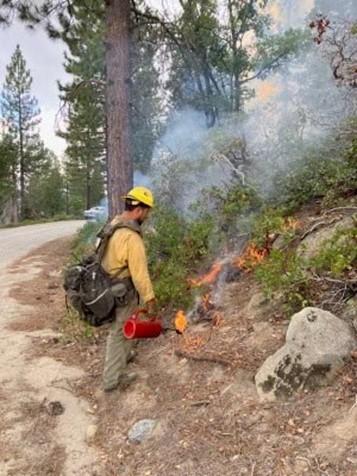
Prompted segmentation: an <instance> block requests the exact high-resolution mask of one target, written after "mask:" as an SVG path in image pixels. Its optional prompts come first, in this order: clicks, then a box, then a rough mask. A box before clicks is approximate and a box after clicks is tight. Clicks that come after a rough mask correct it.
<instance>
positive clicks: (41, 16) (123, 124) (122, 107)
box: [0, 0, 133, 216]
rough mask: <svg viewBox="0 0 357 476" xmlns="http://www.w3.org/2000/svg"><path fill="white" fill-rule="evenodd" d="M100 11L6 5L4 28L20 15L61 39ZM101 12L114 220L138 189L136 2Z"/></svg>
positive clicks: (57, 4) (50, 2)
mask: <svg viewBox="0 0 357 476" xmlns="http://www.w3.org/2000/svg"><path fill="white" fill-rule="evenodd" d="M97 6H98V2H97V0H87V1H86V2H83V0H68V1H66V2H63V1H62V0H43V1H41V2H28V1H27V0H16V1H15V0H6V1H4V0H3V1H2V2H1V4H0V22H5V23H10V22H11V20H12V18H14V13H17V14H18V16H19V18H20V19H21V20H23V21H25V22H26V23H27V24H29V25H30V26H31V27H35V26H36V25H38V24H39V23H42V24H43V23H44V24H45V26H46V29H47V32H48V33H49V35H50V36H51V37H52V38H59V37H61V36H62V35H63V34H64V33H66V32H68V31H70V30H71V28H72V27H73V24H74V21H73V12H74V9H75V7H78V8H81V7H83V8H85V9H86V10H87V12H88V15H90V14H93V13H95V14H98V10H97ZM100 10H101V11H102V12H103V13H104V22H105V46H106V50H105V65H106V88H105V97H106V138H107V141H106V152H107V170H108V202H109V213H110V215H111V216H113V215H115V214H116V213H118V212H119V211H120V210H122V208H123V203H122V200H121V199H120V197H121V196H122V195H123V194H124V193H125V192H126V191H127V190H128V188H130V186H131V185H132V183H133V167H132V157H131V155H130V147H129V140H130V134H129V80H130V69H129V43H130V33H131V32H130V27H131V19H130V12H131V1H130V0H106V1H105V2H101V3H100ZM99 13H100V12H99ZM88 19H89V18H88ZM87 27H89V28H91V27H92V25H90V23H89V22H88V23H87ZM89 28H88V29H89Z"/></svg>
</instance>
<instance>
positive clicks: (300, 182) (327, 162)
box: [275, 150, 357, 211]
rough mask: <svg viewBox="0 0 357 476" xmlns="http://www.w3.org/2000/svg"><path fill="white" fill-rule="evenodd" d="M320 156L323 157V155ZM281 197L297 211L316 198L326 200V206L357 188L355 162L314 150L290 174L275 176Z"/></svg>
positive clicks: (280, 199)
mask: <svg viewBox="0 0 357 476" xmlns="http://www.w3.org/2000/svg"><path fill="white" fill-rule="evenodd" d="M320 154H321V155H320ZM275 182H276V187H277V190H278V192H279V198H278V197H276V200H277V201H279V202H280V203H281V204H284V205H285V206H286V207H287V208H288V209H290V210H291V211H292V210H295V209H297V208H298V207H299V206H301V205H303V204H305V203H308V202H309V201H311V200H312V199H315V198H323V197H326V199H325V200H326V204H327V205H329V204H331V203H334V201H335V200H336V199H337V198H338V196H341V195H342V196H343V194H344V192H348V191H349V190H351V189H353V188H354V187H357V172H356V166H355V163H353V161H352V160H347V158H346V157H343V158H340V159H338V158H332V157H329V156H327V157H326V156H325V157H324V156H323V151H320V150H316V151H312V152H311V153H310V154H309V156H308V157H306V158H305V159H304V160H302V161H300V162H299V163H297V164H295V166H293V167H292V168H291V170H290V171H289V172H288V173H284V175H278V176H277V177H276V181H275Z"/></svg>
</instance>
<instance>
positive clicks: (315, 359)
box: [255, 307, 356, 401]
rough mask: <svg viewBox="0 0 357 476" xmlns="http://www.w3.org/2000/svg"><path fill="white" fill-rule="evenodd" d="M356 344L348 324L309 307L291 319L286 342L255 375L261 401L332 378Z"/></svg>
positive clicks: (323, 382) (279, 396)
mask: <svg viewBox="0 0 357 476" xmlns="http://www.w3.org/2000/svg"><path fill="white" fill-rule="evenodd" d="M355 345H356V339H355V337H354V335H353V333H352V331H351V330H350V327H349V326H348V324H346V323H345V322H344V321H342V320H341V319H339V318H338V317H336V316H334V315H333V314H331V313H330V312H327V311H323V310H321V309H318V308H313V307H307V308H305V309H303V310H302V311H300V312H298V313H297V314H295V315H294V316H293V317H292V318H291V322H290V325H289V327H288V331H287V334H286V343H285V345H284V346H283V347H281V348H280V349H279V350H278V351H277V352H276V353H275V354H274V355H272V356H271V357H269V358H268V359H267V360H266V361H265V362H264V364H263V365H262V367H261V368H260V369H259V371H258V373H257V374H256V376H255V383H256V387H257V391H258V394H259V396H260V398H261V400H265V401H274V400H276V399H278V398H287V397H290V396H291V395H292V394H293V393H294V392H296V391H297V390H300V389H304V388H309V389H313V388H316V387H317V386H320V385H324V384H326V383H328V382H330V381H331V379H333V377H334V376H335V374H336V372H337V371H338V370H339V369H340V368H341V367H342V366H343V364H344V362H345V360H346V358H348V357H349V355H350V353H351V351H352V350H353V348H354V347H355Z"/></svg>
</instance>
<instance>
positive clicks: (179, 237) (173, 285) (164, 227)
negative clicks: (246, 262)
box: [147, 208, 213, 308]
mask: <svg viewBox="0 0 357 476" xmlns="http://www.w3.org/2000/svg"><path fill="white" fill-rule="evenodd" d="M153 227H154V230H155V231H153V232H151V233H148V235H147V247H148V257H149V266H150V270H151V274H152V278H153V282H154V288H155V293H156V296H157V299H158V301H159V304H160V305H161V306H169V305H174V306H176V307H183V308H187V307H188V306H189V305H190V304H191V303H192V302H193V299H194V291H193V290H192V289H189V286H188V279H189V278H190V277H192V276H193V274H194V273H195V272H197V268H198V267H199V265H200V263H201V262H202V261H203V260H205V259H206V258H208V257H209V256H210V255H211V251H212V250H211V241H210V240H211V234H212V228H213V221H212V219H211V218H209V217H201V218H200V219H198V220H197V221H193V222H189V221H185V220H184V219H183V218H182V217H180V216H179V215H178V214H177V212H175V211H174V210H172V209H168V208H165V209H156V210H155V213H154V215H153Z"/></svg>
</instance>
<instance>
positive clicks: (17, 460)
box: [0, 221, 97, 476]
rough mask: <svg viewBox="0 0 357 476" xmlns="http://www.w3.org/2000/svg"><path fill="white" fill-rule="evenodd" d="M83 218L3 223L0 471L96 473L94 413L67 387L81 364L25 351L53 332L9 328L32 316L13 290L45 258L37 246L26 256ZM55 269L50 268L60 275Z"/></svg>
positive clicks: (70, 230) (0, 240)
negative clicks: (91, 440)
mask: <svg viewBox="0 0 357 476" xmlns="http://www.w3.org/2000/svg"><path fill="white" fill-rule="evenodd" d="M82 224H83V222H81V221H66V222H58V223H49V224H42V225H33V226H26V227H19V228H9V229H3V230H0V401H1V405H0V475H1V476H5V475H6V476H10V475H25V474H26V475H40V474H41V475H42V474H53V473H55V474H61V475H62V474H63V475H64V476H69V475H86V476H87V475H90V474H94V473H93V470H94V467H95V465H96V459H97V456H96V454H95V452H94V451H93V450H92V449H91V448H89V447H88V445H87V442H86V435H87V432H88V428H89V427H90V425H93V423H94V421H93V417H92V415H90V414H89V413H88V404H87V402H85V401H83V400H80V399H78V398H76V397H75V396H74V394H73V393H72V392H71V390H70V385H71V381H72V380H73V379H77V378H79V377H80V376H81V375H82V370H80V369H78V368H75V367H69V366H67V365H65V364H64V363H62V362H59V361H56V360H53V359H51V358H47V357H42V358H31V357H29V355H30V354H29V352H30V350H31V348H32V347H33V345H34V344H33V342H34V339H36V338H37V339H39V338H40V339H46V338H49V337H52V338H53V332H52V331H50V330H46V329H45V330H41V331H35V332H30V331H24V330H19V329H14V327H13V324H14V322H16V321H18V320H19V319H26V317H27V316H30V315H31V312H33V307H32V306H28V305H23V304H20V303H19V302H17V301H16V300H15V299H13V298H12V297H11V296H10V291H11V289H13V288H14V286H18V285H19V284H20V283H21V286H23V288H25V287H26V282H28V281H30V280H31V279H33V278H34V277H35V276H36V274H37V273H38V272H39V270H40V269H41V267H42V266H43V265H44V261H43V259H42V261H41V254H36V253H35V255H34V256H35V260H34V257H33V256H29V257H28V258H26V259H25V260H24V259H23V257H24V256H25V255H27V254H28V253H29V252H33V250H35V249H37V248H39V247H40V246H41V245H44V244H45V243H47V242H48V241H52V240H55V239H58V238H62V237H66V236H70V235H72V234H74V232H75V231H76V230H77V229H78V228H79V227H80V226H81V225H82ZM20 258H22V260H21V265H20V266H17V267H16V265H14V263H15V261H17V260H18V259H20ZM47 259H48V258H47ZM60 271H61V270H60V269H54V270H53V273H57V276H58V274H59V273H60ZM49 305H50V304H49ZM48 311H49V312H51V308H50V307H49V308H48ZM54 402H60V406H59V405H58V403H57V404H56V403H54ZM52 410H53V411H52ZM49 428H50V430H49ZM49 462H51V463H49ZM49 464H52V465H53V466H52V467H49ZM56 465H57V466H56ZM59 467H60V469H59Z"/></svg>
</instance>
